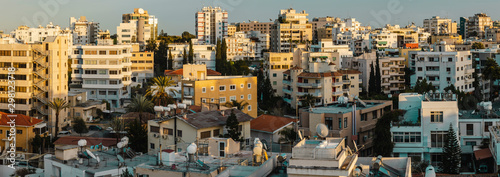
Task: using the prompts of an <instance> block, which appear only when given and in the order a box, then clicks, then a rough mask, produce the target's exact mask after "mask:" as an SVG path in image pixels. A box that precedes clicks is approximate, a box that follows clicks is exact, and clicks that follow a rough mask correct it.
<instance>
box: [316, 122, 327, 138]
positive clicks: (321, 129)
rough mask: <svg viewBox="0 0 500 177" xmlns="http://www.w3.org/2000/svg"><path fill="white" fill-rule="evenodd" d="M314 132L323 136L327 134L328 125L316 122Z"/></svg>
mask: <svg viewBox="0 0 500 177" xmlns="http://www.w3.org/2000/svg"><path fill="white" fill-rule="evenodd" d="M316 133H318V136H320V137H322V138H324V137H326V136H328V127H327V126H326V125H325V124H318V125H316Z"/></svg>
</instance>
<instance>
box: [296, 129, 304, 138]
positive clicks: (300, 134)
mask: <svg viewBox="0 0 500 177" xmlns="http://www.w3.org/2000/svg"><path fill="white" fill-rule="evenodd" d="M297 133H298V134H299V138H300V140H302V139H304V137H303V136H302V132H300V131H299V132H297Z"/></svg>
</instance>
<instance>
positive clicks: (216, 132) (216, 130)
mask: <svg viewBox="0 0 500 177" xmlns="http://www.w3.org/2000/svg"><path fill="white" fill-rule="evenodd" d="M213 132H214V137H218V136H219V135H220V130H219V129H215V130H213Z"/></svg>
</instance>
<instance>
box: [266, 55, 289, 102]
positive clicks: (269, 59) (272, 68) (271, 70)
mask: <svg viewBox="0 0 500 177" xmlns="http://www.w3.org/2000/svg"><path fill="white" fill-rule="evenodd" d="M293 66H294V63H293V53H291V52H289V53H275V52H267V53H265V54H264V68H265V71H264V72H265V74H266V75H267V77H269V80H270V81H271V85H272V86H273V89H274V93H276V95H283V72H285V71H286V70H288V69H290V68H291V67H293Z"/></svg>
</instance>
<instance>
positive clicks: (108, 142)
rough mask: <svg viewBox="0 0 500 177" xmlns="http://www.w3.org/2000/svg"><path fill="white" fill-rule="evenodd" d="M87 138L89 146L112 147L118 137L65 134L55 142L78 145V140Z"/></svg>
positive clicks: (57, 143)
mask: <svg viewBox="0 0 500 177" xmlns="http://www.w3.org/2000/svg"><path fill="white" fill-rule="evenodd" d="M81 139H85V140H87V146H93V145H99V144H101V143H102V145H104V146H107V147H111V146H116V144H117V139H116V138H98V137H82V136H63V137H60V138H59V139H57V140H56V141H55V142H54V144H55V145H75V146H76V145H78V140H81Z"/></svg>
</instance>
